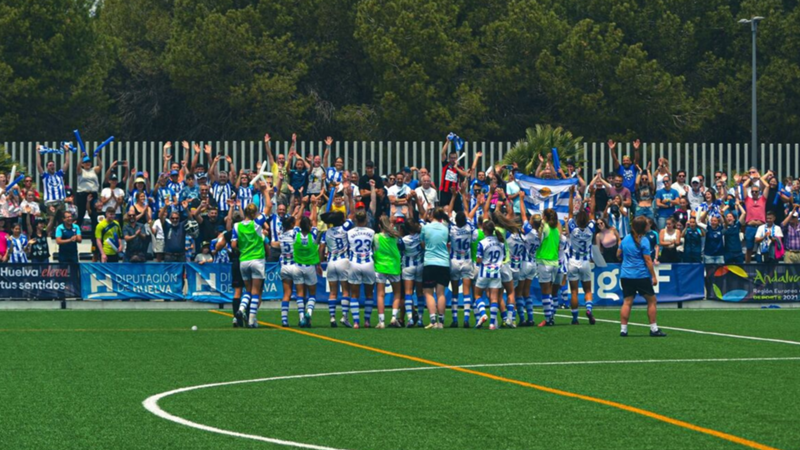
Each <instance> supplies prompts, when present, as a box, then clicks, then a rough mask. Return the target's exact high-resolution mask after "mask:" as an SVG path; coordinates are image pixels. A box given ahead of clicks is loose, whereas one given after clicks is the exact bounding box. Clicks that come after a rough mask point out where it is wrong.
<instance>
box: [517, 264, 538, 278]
mask: <svg viewBox="0 0 800 450" xmlns="http://www.w3.org/2000/svg"><path fill="white" fill-rule="evenodd" d="M519 273H520V280H533V279H534V278H536V263H535V262H530V261H524V262H523V263H522V266H521V267H520V269H519Z"/></svg>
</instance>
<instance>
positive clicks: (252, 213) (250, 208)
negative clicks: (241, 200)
mask: <svg viewBox="0 0 800 450" xmlns="http://www.w3.org/2000/svg"><path fill="white" fill-rule="evenodd" d="M256 215H258V207H257V206H256V204H255V203H250V204H249V205H247V207H246V208H245V209H244V216H245V217H246V218H248V219H250V220H253V219H255V218H256Z"/></svg>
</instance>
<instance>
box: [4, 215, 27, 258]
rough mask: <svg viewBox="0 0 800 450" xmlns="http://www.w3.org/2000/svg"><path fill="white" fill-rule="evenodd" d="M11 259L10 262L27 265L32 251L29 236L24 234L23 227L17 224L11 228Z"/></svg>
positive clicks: (9, 242)
mask: <svg viewBox="0 0 800 450" xmlns="http://www.w3.org/2000/svg"><path fill="white" fill-rule="evenodd" d="M8 248H9V253H10V255H9V258H8V262H10V263H12V264H15V263H27V262H28V252H29V251H30V244H29V241H28V236H26V235H24V234H22V225H20V224H19V223H15V224H14V226H13V227H11V236H9V237H8Z"/></svg>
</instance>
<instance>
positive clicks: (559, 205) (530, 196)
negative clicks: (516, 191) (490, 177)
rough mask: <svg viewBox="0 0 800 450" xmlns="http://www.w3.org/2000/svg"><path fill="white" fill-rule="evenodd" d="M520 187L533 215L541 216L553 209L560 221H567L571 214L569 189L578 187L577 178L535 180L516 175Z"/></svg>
mask: <svg viewBox="0 0 800 450" xmlns="http://www.w3.org/2000/svg"><path fill="white" fill-rule="evenodd" d="M514 176H515V178H516V179H517V183H518V184H519V187H520V188H521V189H522V191H523V192H525V208H526V209H527V210H528V211H529V212H530V213H531V214H533V213H538V214H541V213H542V212H543V211H544V210H545V209H548V208H552V209H555V210H556V212H557V213H558V218H559V219H565V218H566V217H567V215H568V214H569V188H570V187H571V186H577V185H578V179H577V178H567V179H566V180H562V179H544V178H535V177H531V176H527V175H522V174H521V173H518V172H516V173H514Z"/></svg>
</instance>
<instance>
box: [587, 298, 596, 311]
mask: <svg viewBox="0 0 800 450" xmlns="http://www.w3.org/2000/svg"><path fill="white" fill-rule="evenodd" d="M593 307H594V303H592V301H591V300H589V301H587V302H586V312H588V313H590V314H591V313H592V308H593Z"/></svg>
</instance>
